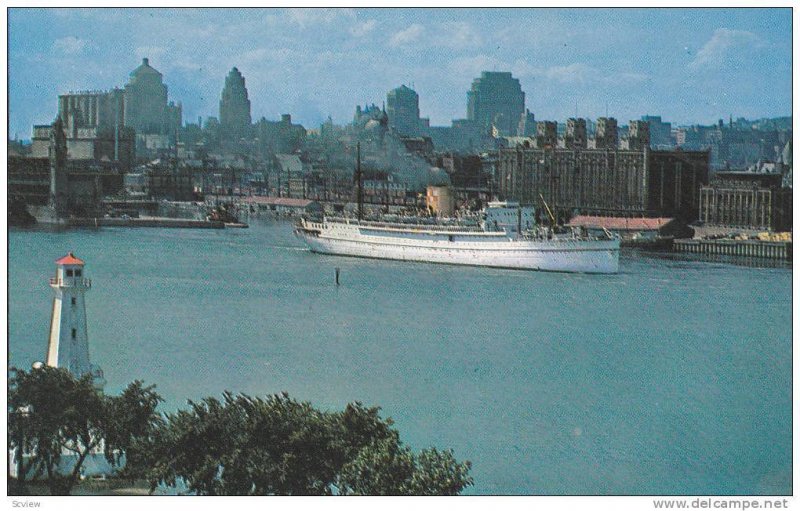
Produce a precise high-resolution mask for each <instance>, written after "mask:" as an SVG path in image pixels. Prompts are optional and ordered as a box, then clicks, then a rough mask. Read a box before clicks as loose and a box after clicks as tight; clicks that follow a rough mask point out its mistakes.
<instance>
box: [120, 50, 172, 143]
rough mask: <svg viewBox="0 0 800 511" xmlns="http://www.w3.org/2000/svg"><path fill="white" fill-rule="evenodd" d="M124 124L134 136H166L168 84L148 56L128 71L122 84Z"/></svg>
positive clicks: (167, 131)
mask: <svg viewBox="0 0 800 511" xmlns="http://www.w3.org/2000/svg"><path fill="white" fill-rule="evenodd" d="M125 125H126V126H129V127H131V128H133V129H135V130H136V134H137V135H166V134H167V133H169V129H168V128H167V86H166V85H164V82H163V80H162V76H161V73H159V72H158V71H156V70H155V69H153V68H152V67H150V62H149V60H148V59H146V58H144V59H142V65H140V66H139V67H137V68H136V69H134V70H133V71H132V72H131V78H130V81H129V82H128V84H127V85H125Z"/></svg>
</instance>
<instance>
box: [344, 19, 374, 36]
mask: <svg viewBox="0 0 800 511" xmlns="http://www.w3.org/2000/svg"><path fill="white" fill-rule="evenodd" d="M377 26H378V22H377V21H375V20H367V21H365V22H364V23H357V24H356V25H353V26H352V27H350V34H351V35H353V36H355V37H364V36H365V35H367V34H369V33H370V32H372V31H373V30H375V27H377Z"/></svg>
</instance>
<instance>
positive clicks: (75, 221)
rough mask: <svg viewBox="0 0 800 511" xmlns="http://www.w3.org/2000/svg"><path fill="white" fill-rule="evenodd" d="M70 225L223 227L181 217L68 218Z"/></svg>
mask: <svg viewBox="0 0 800 511" xmlns="http://www.w3.org/2000/svg"><path fill="white" fill-rule="evenodd" d="M66 224H67V225H69V226H71V227H172V228H178V229H224V228H225V223H224V222H212V221H209V220H188V219H183V218H161V217H148V218H70V219H68V220H67V222H66Z"/></svg>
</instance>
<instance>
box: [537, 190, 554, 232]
mask: <svg viewBox="0 0 800 511" xmlns="http://www.w3.org/2000/svg"><path fill="white" fill-rule="evenodd" d="M539 198H540V199H542V202H543V203H544V207H545V209H546V210H547V214H548V215H550V221H551V222H552V224H553V227H555V226H556V217H555V216H553V212H552V211H550V206H548V205H547V201H546V200H544V197H542V194H541V193H540V194H539Z"/></svg>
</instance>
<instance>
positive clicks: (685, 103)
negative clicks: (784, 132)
mask: <svg viewBox="0 0 800 511" xmlns="http://www.w3.org/2000/svg"><path fill="white" fill-rule="evenodd" d="M8 24H9V31H8V32H9V39H8V41H9V47H8V73H9V136H10V137H11V138H13V137H15V136H18V137H19V138H21V139H28V138H30V134H31V128H32V125H34V124H45V123H49V122H52V120H53V119H54V118H55V115H56V112H57V97H58V95H59V94H64V93H66V92H69V91H75V90H96V89H109V88H113V87H115V86H118V87H123V86H124V85H125V83H127V81H128V76H129V73H130V72H131V71H132V70H133V69H135V68H136V67H137V66H138V65H139V64H140V63H141V59H142V57H148V58H149V59H150V64H151V65H152V66H153V67H155V68H156V69H158V70H159V71H160V72H161V73H162V74H163V75H164V82H165V83H166V84H167V86H168V88H169V99H170V100H171V101H176V102H178V101H180V102H181V103H182V104H183V112H184V121H191V122H196V121H197V118H198V116H202V117H203V118H206V117H207V116H218V115H219V99H220V94H221V91H222V87H223V85H224V83H225V76H226V75H227V73H228V72H229V71H230V69H231V68H232V67H234V66H236V67H238V68H239V70H240V71H241V72H242V74H243V75H244V77H245V80H246V85H247V89H248V91H249V97H250V101H251V105H252V108H251V110H252V117H253V120H254V121H255V120H257V119H260V118H261V117H266V118H267V119H269V120H277V119H279V117H280V114H283V113H290V114H291V115H292V119H293V120H294V121H296V122H300V123H302V124H303V125H304V126H305V127H306V128H316V127H318V126H319V124H320V123H321V122H323V121H324V120H325V119H326V118H327V117H328V116H331V117H332V118H333V120H334V122H336V123H337V124H343V123H345V122H349V121H350V120H352V117H353V113H354V111H355V106H356V105H357V104H362V105H363V104H365V103H375V104H378V105H381V104H382V103H383V101H385V98H386V92H387V91H389V90H390V89H392V88H394V87H397V86H399V85H401V84H406V85H410V86H413V88H414V89H415V90H416V91H417V93H418V94H419V96H420V110H421V115H422V116H423V117H429V118H430V120H431V125H435V126H446V125H450V122H451V120H452V119H460V118H464V117H466V93H467V90H469V88H470V86H471V83H472V80H473V79H474V78H476V77H477V76H479V75H480V73H481V71H511V72H512V73H513V75H514V77H516V78H518V79H519V80H520V83H521V85H522V90H523V91H524V92H525V103H526V107H527V108H528V109H530V110H531V111H532V112H533V113H534V115H535V116H536V118H537V120H545V119H547V120H559V121H563V120H565V119H566V118H568V117H573V116H576V115H577V116H579V117H588V118H592V119H594V118H597V117H600V116H603V115H606V114H608V115H610V116H612V117H616V118H617V119H619V120H620V123H621V124H624V123H627V121H628V120H630V119H638V118H640V117H641V116H642V115H647V114H649V115H661V116H662V117H663V118H664V120H665V121H671V122H673V123H678V124H695V123H700V124H711V123H713V122H716V120H717V119H719V118H725V119H727V118H728V116H729V115H733V117H734V118H737V117H746V118H751V119H755V118H760V117H778V116H789V115H791V99H792V96H791V94H792V89H791V80H792V67H791V64H792V62H791V56H792V53H791V51H792V19H791V10H790V9H787V8H784V9H752V8H750V9H726V8H715V9H519V8H517V9H227V10H223V9H111V8H108V9H78V8H69V9H29V8H12V9H10V10H9V14H8Z"/></svg>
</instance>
